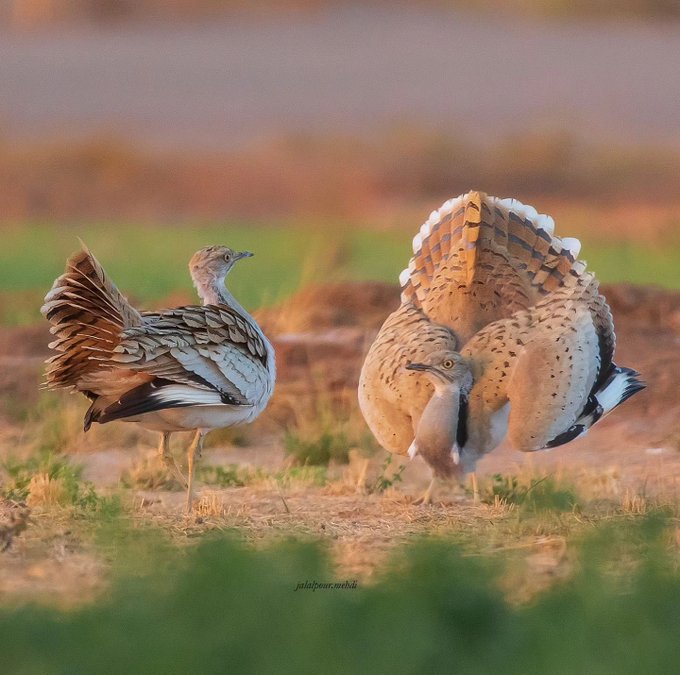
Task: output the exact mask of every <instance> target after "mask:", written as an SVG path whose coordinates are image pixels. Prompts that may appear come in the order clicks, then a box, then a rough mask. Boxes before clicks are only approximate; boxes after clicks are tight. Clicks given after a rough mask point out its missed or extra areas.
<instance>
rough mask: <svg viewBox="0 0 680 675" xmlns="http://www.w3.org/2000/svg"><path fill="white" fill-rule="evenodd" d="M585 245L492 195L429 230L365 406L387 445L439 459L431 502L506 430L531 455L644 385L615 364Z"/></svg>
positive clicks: (458, 205) (368, 375) (376, 358)
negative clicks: (440, 484) (438, 484)
mask: <svg viewBox="0 0 680 675" xmlns="http://www.w3.org/2000/svg"><path fill="white" fill-rule="evenodd" d="M579 250H580V243H579V241H578V240H577V239H573V238H565V239H560V238H559V237H557V236H555V234H554V222H553V220H552V218H550V217H549V216H545V215H539V214H538V213H537V212H536V210H535V209H533V208H532V207H530V206H524V205H523V204H521V203H520V202H518V201H517V200H514V199H498V198H495V197H489V196H487V195H485V194H483V193H480V192H469V193H467V194H465V195H462V196H460V197H458V198H456V199H451V200H449V201H447V202H446V203H445V204H444V205H443V206H442V207H441V208H440V209H439V210H438V211H434V212H433V213H432V214H431V215H430V217H429V219H428V220H427V222H426V223H425V224H424V225H423V226H422V227H421V228H420V231H419V232H418V234H416V236H415V238H414V239H413V257H412V258H411V260H410V262H409V265H408V268H407V269H405V270H404V271H403V272H402V273H401V275H400V277H399V281H400V284H401V305H400V306H399V308H398V309H397V310H396V311H395V312H393V313H392V314H391V315H390V316H389V317H388V318H387V320H386V321H385V323H384V324H383V326H382V328H381V329H380V332H379V333H378V335H377V337H376V339H375V341H374V342H373V344H372V345H371V347H370V349H369V352H368V354H367V356H366V360H365V362H364V365H363V368H362V371H361V377H360V382H359V404H360V407H361V410H362V413H363V415H364V417H365V419H366V422H367V423H368V426H369V427H370V428H371V430H372V432H373V434H374V435H375V437H376V438H377V440H378V442H379V443H380V444H381V445H382V446H383V447H384V448H385V449H386V450H389V451H390V452H393V453H397V454H401V455H406V454H408V455H409V456H411V457H413V456H415V455H418V454H420V455H421V456H422V457H423V459H424V460H425V461H426V462H427V463H428V464H429V465H430V467H431V468H432V470H433V480H432V483H431V484H430V487H429V488H428V490H427V491H426V493H425V495H424V496H423V498H422V501H425V502H427V501H430V499H431V494H432V487H433V485H434V482H435V479H436V478H438V477H453V476H461V475H462V474H464V473H469V472H474V470H475V464H476V462H477V460H478V459H479V458H480V457H481V456H482V455H484V454H485V453H488V452H490V451H491V450H493V449H494V448H495V447H496V446H498V445H499V444H500V443H501V441H502V440H503V439H504V438H505V437H506V436H507V438H508V440H509V442H510V444H511V445H512V447H514V448H515V449H517V450H522V451H525V452H531V451H534V450H540V449H542V448H550V447H555V446H558V445H562V444H564V443H567V442H569V441H571V440H572V439H574V438H576V437H578V436H580V435H582V434H584V433H585V432H586V431H587V430H588V429H589V428H590V427H591V426H592V425H593V424H595V422H597V421H598V420H599V419H601V418H602V417H603V416H604V415H606V414H607V413H608V412H610V411H611V410H613V409H614V408H615V407H616V406H617V405H619V404H620V403H622V402H623V401H625V400H626V399H627V398H628V397H630V396H632V395H633V394H635V393H636V392H637V391H639V390H640V389H642V388H644V385H643V384H642V382H641V381H640V380H639V378H638V373H636V372H635V371H634V370H631V369H629V368H620V367H618V366H617V365H616V364H615V363H614V362H613V360H612V358H613V355H614V347H615V334H614V324H613V321H612V315H611V312H610V310H609V306H608V305H607V302H606V300H605V298H604V296H603V295H601V294H600V292H599V287H598V282H597V280H596V279H595V276H594V275H593V274H592V273H591V272H588V271H587V269H586V263H585V262H583V261H581V260H579V259H578V254H579ZM473 477H474V473H473ZM474 484H475V493H476V481H475V483H474Z"/></svg>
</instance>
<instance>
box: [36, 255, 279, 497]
mask: <svg viewBox="0 0 680 675" xmlns="http://www.w3.org/2000/svg"><path fill="white" fill-rule="evenodd" d="M251 255H252V254H251V253H248V252H243V253H237V252H235V251H232V250H231V249H230V248H226V247H224V246H208V247H207V248H203V249H201V250H200V251H198V252H197V253H195V254H194V256H193V257H192V258H191V261H190V263H189V270H190V272H191V277H192V279H193V282H194V286H195V287H196V290H197V292H198V295H199V296H200V298H201V301H202V303H203V305H190V306H186V307H177V308H175V309H167V310H164V311H160V312H139V311H137V310H136V309H135V308H134V307H132V305H131V304H130V303H129V302H128V301H127V299H126V298H125V297H123V295H121V293H120V292H119V291H118V289H117V288H116V286H115V285H114V284H113V283H112V282H111V281H110V280H109V278H108V277H107V275H106V273H105V272H104V269H103V268H102V266H101V265H100V264H99V262H98V261H97V260H96V258H95V257H94V256H93V255H92V254H91V253H90V252H89V251H88V250H87V249H86V248H83V250H81V251H78V252H77V253H75V254H73V255H72V256H71V257H70V258H69V260H68V261H67V264H66V271H65V272H64V274H63V275H62V276H60V277H59V278H58V279H57V280H56V281H55V282H54V285H53V287H52V290H51V291H50V292H49V293H48V294H47V297H46V298H45V304H44V305H43V307H42V310H41V311H42V313H43V315H44V316H45V317H46V318H47V320H48V321H49V322H50V323H51V324H52V327H51V332H52V333H53V334H54V335H55V336H56V339H55V340H54V341H53V342H52V343H51V344H50V348H51V349H53V350H54V351H55V352H56V354H55V355H54V356H52V357H51V358H50V359H49V360H48V361H47V364H48V367H47V372H46V385H47V387H48V388H50V389H57V388H65V389H70V390H71V391H79V392H82V393H83V394H85V395H86V396H87V397H88V398H89V399H90V400H91V401H92V403H91V405H90V407H89V409H88V410H87V412H86V414H85V425H84V426H85V431H87V430H88V429H89V428H90V425H91V424H92V423H93V422H99V423H100V424H104V423H106V422H111V421H113V420H122V421H126V422H137V423H139V424H140V425H142V426H143V427H146V428H148V429H153V430H156V431H160V432H161V442H160V447H159V453H160V455H161V457H162V459H163V461H164V462H165V463H166V465H167V466H169V467H170V468H172V469H173V470H174V471H175V473H176V474H177V475H178V477H179V478H180V480H182V481H184V480H185V479H184V477H183V475H182V473H181V471H179V469H178V467H177V465H176V464H175V461H174V459H173V458H172V455H171V454H170V450H169V437H170V433H171V432H173V431H190V430H195V431H196V434H195V436H194V440H193V441H192V443H191V445H190V446H189V449H188V478H187V479H186V484H187V510H188V511H190V510H191V506H192V494H193V493H192V486H193V475H194V464H195V461H196V460H197V459H198V458H199V457H200V453H201V449H202V446H203V438H204V436H205V435H206V433H208V432H209V431H211V430H212V429H218V428H221V427H229V426H233V425H236V424H245V423H247V422H251V421H252V420H254V419H255V418H256V417H257V416H258V415H259V414H260V413H261V412H262V410H263V409H264V408H265V406H266V405H267V402H268V401H269V398H270V397H271V395H272V391H273V389H274V381H275V379H276V370H275V364H274V349H273V348H272V345H271V344H270V342H269V340H267V338H266V337H265V335H264V334H263V333H262V331H261V330H260V327H259V326H258V325H257V323H256V322H255V320H254V319H253V318H252V317H251V316H250V314H248V312H247V311H246V310H245V309H244V308H243V307H241V305H240V304H239V303H238V302H237V301H236V299H235V298H234V297H233V295H232V294H231V293H230V292H229V291H228V290H227V288H226V287H225V284H224V282H225V278H226V276H227V274H228V273H229V271H230V270H231V268H232V267H233V266H234V264H235V263H236V261H238V260H240V259H241V258H246V257H250V256H251Z"/></svg>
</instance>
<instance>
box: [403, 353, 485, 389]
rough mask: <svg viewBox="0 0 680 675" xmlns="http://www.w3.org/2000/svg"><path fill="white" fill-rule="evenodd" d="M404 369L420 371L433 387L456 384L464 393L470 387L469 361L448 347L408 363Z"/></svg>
mask: <svg viewBox="0 0 680 675" xmlns="http://www.w3.org/2000/svg"><path fill="white" fill-rule="evenodd" d="M406 369H407V370H415V371H419V372H422V373H423V374H424V375H425V376H426V377H427V378H428V379H429V380H430V382H432V384H434V386H435V388H440V387H446V386H449V385H452V384H457V385H458V386H459V387H460V389H461V393H464V394H467V393H468V392H469V391H470V389H471V388H472V371H471V370H470V365H469V363H468V362H467V360H466V359H465V358H463V356H461V355H460V354H459V353H458V352H454V351H451V350H449V349H441V350H438V351H435V352H432V353H431V354H427V355H426V356H425V357H423V359H422V360H421V361H419V362H414V363H409V364H408V365H407V366H406Z"/></svg>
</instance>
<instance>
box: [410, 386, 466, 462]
mask: <svg viewBox="0 0 680 675" xmlns="http://www.w3.org/2000/svg"><path fill="white" fill-rule="evenodd" d="M459 412H460V387H459V386H458V385H457V384H447V385H446V386H443V385H442V386H437V387H435V390H434V394H432V397H431V398H430V400H429V401H428V403H427V405H426V406H425V409H424V410H423V414H422V416H421V418H420V421H419V422H418V429H417V430H416V443H417V444H418V445H419V446H420V445H423V446H424V445H427V446H438V447H441V448H449V449H450V448H451V447H453V444H454V443H455V441H456V431H457V429H458V414H459Z"/></svg>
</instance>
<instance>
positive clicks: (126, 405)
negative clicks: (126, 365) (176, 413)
mask: <svg viewBox="0 0 680 675" xmlns="http://www.w3.org/2000/svg"><path fill="white" fill-rule="evenodd" d="M171 384H176V383H175V382H171V381H170V380H163V379H161V378H157V379H155V380H152V381H151V382H146V383H144V384H140V385H139V386H138V387H135V388H134V389H131V390H130V391H128V392H127V393H125V394H123V395H122V396H121V397H120V398H119V399H118V400H117V401H115V402H114V403H111V404H110V405H108V406H107V407H106V408H104V409H103V410H100V411H98V412H95V413H94V415H93V417H92V419H91V422H99V423H100V424H106V423H107V422H113V421H114V420H120V419H124V418H126V417H136V416H138V415H143V414H144V413H149V412H156V411H158V410H166V409H167V408H185V407H187V406H191V405H193V404H192V403H189V402H187V401H181V400H179V399H175V400H173V399H170V400H168V399H160V398H158V396H157V395H156V394H157V392H158V390H159V389H162V388H163V387H165V386H168V385H171Z"/></svg>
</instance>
